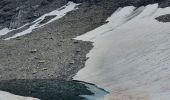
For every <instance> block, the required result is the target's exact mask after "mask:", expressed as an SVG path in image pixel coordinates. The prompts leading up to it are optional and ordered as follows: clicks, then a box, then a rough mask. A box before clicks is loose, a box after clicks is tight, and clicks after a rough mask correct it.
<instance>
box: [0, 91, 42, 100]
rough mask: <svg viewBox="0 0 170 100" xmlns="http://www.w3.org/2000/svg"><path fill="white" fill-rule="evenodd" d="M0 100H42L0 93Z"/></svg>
mask: <svg viewBox="0 0 170 100" xmlns="http://www.w3.org/2000/svg"><path fill="white" fill-rule="evenodd" d="M0 100H40V99H36V98H31V97H22V96H17V95H14V94H11V93H8V92H3V91H0Z"/></svg>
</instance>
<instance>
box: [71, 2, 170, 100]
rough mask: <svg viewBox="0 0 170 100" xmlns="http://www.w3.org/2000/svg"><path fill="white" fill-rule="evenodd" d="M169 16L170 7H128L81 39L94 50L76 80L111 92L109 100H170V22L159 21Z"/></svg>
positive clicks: (118, 11) (80, 37)
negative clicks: (92, 44)
mask: <svg viewBox="0 0 170 100" xmlns="http://www.w3.org/2000/svg"><path fill="white" fill-rule="evenodd" d="M169 13H170V7H167V8H164V9H163V8H158V4H154V5H148V6H146V7H140V8H138V9H135V7H132V6H129V7H125V8H122V9H118V10H117V11H116V12H115V13H114V14H113V15H112V16H111V17H110V18H108V21H109V23H107V24H105V25H103V26H101V27H99V28H97V29H95V30H93V31H91V32H88V33H86V34H84V35H82V36H79V37H77V38H76V39H78V40H84V41H92V42H94V48H93V49H92V50H91V51H90V53H89V54H88V55H87V57H89V59H88V60H87V62H86V67H85V68H84V69H82V70H80V71H79V72H78V74H77V75H76V76H75V78H74V79H76V80H81V81H86V82H89V83H94V84H96V85H98V86H99V87H101V88H104V89H106V90H108V91H110V95H108V96H107V97H106V100H168V99H169V97H170V96H168V94H169V95H170V85H169V84H170V29H169V27H170V23H161V22H158V21H157V20H155V18H156V17H158V16H160V15H164V14H169ZM155 98H156V99H155ZM162 98H163V99H162Z"/></svg>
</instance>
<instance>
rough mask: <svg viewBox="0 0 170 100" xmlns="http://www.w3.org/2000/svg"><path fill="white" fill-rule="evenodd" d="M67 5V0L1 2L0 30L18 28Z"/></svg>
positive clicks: (7, 0) (4, 0)
mask: <svg viewBox="0 0 170 100" xmlns="http://www.w3.org/2000/svg"><path fill="white" fill-rule="evenodd" d="M66 3H67V0H1V1H0V29H1V28H3V27H8V28H11V29H15V28H18V27H20V26H22V25H23V24H26V23H28V22H31V21H33V20H35V19H36V18H38V17H40V16H41V15H43V14H45V13H47V12H50V11H52V10H54V9H57V8H59V7H61V6H63V5H65V4H66Z"/></svg>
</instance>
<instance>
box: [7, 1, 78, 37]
mask: <svg viewBox="0 0 170 100" xmlns="http://www.w3.org/2000/svg"><path fill="white" fill-rule="evenodd" d="M77 5H79V4H75V3H73V2H68V4H66V5H65V6H63V7H61V8H59V9H56V10H54V11H52V12H50V13H47V14H44V15H43V16H41V17H40V18H38V19H36V20H35V21H34V22H32V25H31V26H30V27H29V28H28V29H26V30H24V31H22V32H20V33H17V34H15V35H13V36H11V37H9V38H6V39H5V40H9V39H12V38H16V37H19V36H22V35H25V34H28V33H31V32H32V31H33V30H34V29H37V28H40V27H43V26H45V25H47V24H49V23H51V22H53V21H55V20H58V19H60V18H62V17H63V16H65V15H66V14H67V13H68V12H70V11H72V10H76V6H77ZM51 15H56V17H54V18H53V19H51V20H50V21H48V22H47V23H44V24H39V23H40V22H41V21H43V20H44V19H45V17H46V16H51ZM6 33H7V32H6Z"/></svg>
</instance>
